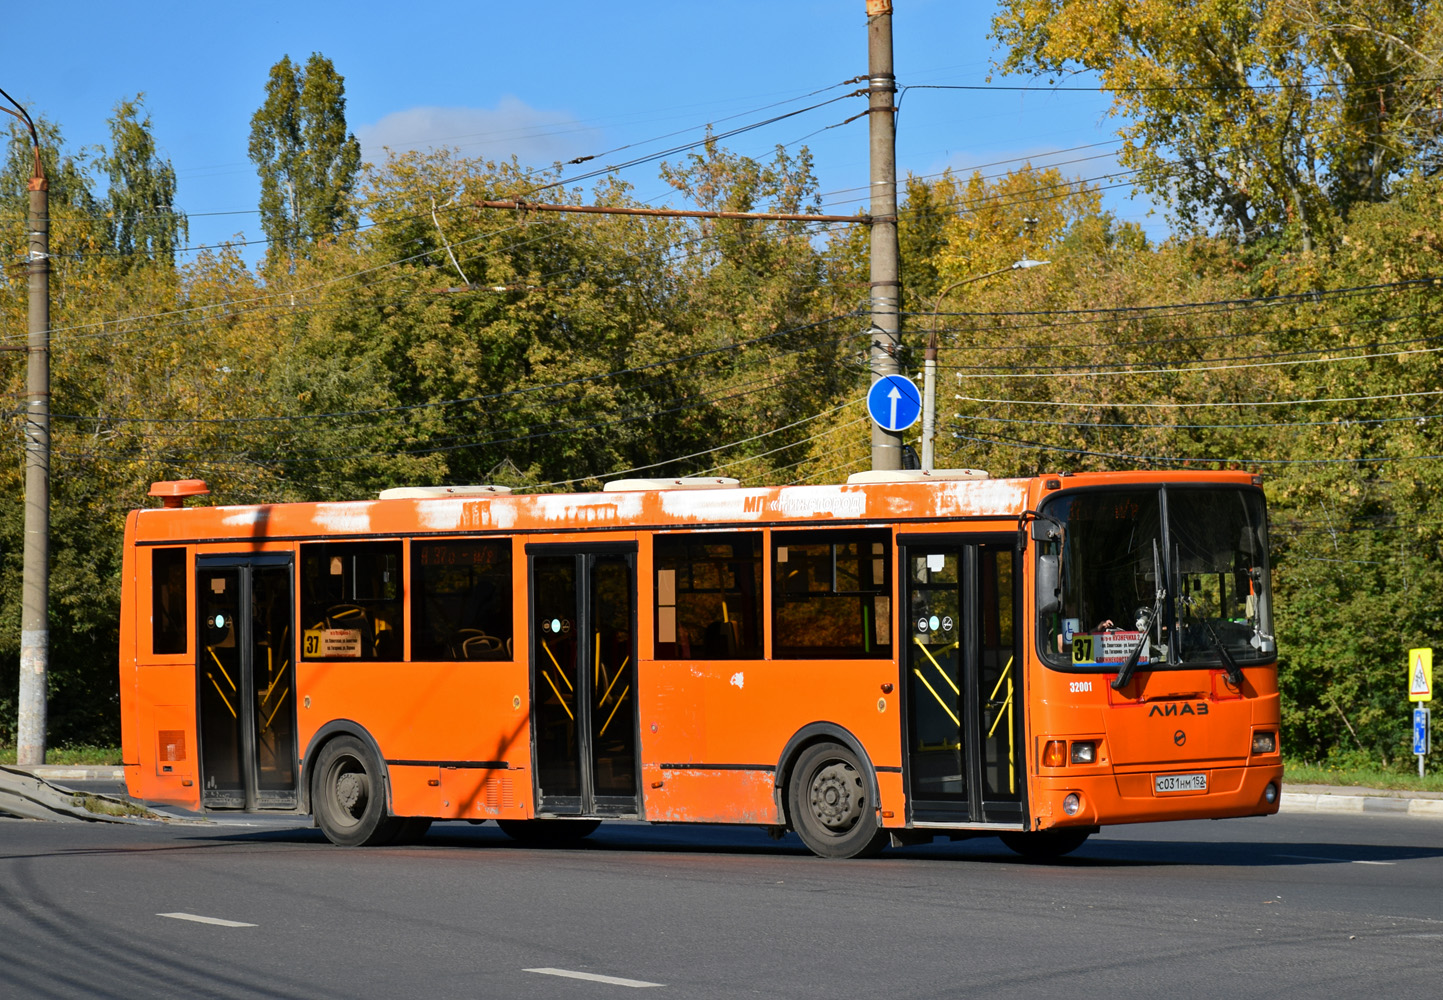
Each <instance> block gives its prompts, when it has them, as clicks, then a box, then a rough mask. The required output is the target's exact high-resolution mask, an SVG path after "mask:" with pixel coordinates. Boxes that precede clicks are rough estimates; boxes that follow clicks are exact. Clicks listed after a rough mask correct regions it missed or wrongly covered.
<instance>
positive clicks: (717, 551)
mask: <svg viewBox="0 0 1443 1000" xmlns="http://www.w3.org/2000/svg"><path fill="white" fill-rule="evenodd" d="M652 551H653V561H654V563H655V565H656V657H657V659H661V660H670V659H680V660H758V659H761V656H762V615H761V613H760V612H761V603H762V536H761V533H760V532H745V533H738V534H734V535H733V534H715V535H714V534H710V533H708V534H703V535H697V534H688V535H682V534H676V535H657V536H656V537H655V542H654V545H653V550H652Z"/></svg>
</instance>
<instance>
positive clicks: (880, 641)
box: [772, 529, 892, 659]
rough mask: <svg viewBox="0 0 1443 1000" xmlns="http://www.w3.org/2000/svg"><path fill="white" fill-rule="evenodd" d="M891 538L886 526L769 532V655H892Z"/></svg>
mask: <svg viewBox="0 0 1443 1000" xmlns="http://www.w3.org/2000/svg"><path fill="white" fill-rule="evenodd" d="M890 551H891V537H890V535H889V533H888V532H887V531H885V530H882V531H878V530H874V529H873V530H858V531H828V532H818V531H778V532H774V533H773V534H772V616H773V623H774V624H773V628H774V629H775V631H774V633H773V634H774V636H775V638H774V639H773V643H772V655H773V656H775V657H777V658H779V659H781V658H786V657H795V658H808V659H829V658H835V659H852V658H868V657H879V658H880V657H890V656H891V655H892V560H891V557H890V555H889V553H890Z"/></svg>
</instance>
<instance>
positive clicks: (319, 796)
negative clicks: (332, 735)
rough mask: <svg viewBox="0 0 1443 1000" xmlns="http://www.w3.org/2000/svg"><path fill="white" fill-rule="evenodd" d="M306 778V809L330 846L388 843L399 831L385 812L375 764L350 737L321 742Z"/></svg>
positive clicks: (378, 768)
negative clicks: (308, 793) (308, 788)
mask: <svg viewBox="0 0 1443 1000" xmlns="http://www.w3.org/2000/svg"><path fill="white" fill-rule="evenodd" d="M311 774H312V778H311V811H312V812H313V813H314V814H315V817H316V825H317V826H319V827H320V828H321V832H322V833H324V834H325V835H326V839H327V840H329V841H330V842H331V843H333V844H339V845H341V846H342V847H369V846H372V845H376V844H389V843H390V842H391V841H392V840H394V839H395V837H396V834H397V833H399V832H400V830H401V828H402V826H403V824H404V821H403V820H400V819H397V818H396V817H394V816H390V815H387V813H386V790H385V786H384V783H383V779H382V777H381V762H380V761H379V760H377V759H376V755H375V754H373V753H371V750H370V748H369V747H367V746H366V745H365V744H364V743H362V742H361V741H360V740H358V739H356V738H355V737H354V736H339V737H337V738H336V739H334V740H332V741H331V742H329V743H327V744H326V745H325V747H323V748H322V749H321V752H320V755H319V756H318V757H317V758H316V764H315V768H314V769H313V770H312V772H311Z"/></svg>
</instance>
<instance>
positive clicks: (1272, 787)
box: [1263, 781, 1278, 805]
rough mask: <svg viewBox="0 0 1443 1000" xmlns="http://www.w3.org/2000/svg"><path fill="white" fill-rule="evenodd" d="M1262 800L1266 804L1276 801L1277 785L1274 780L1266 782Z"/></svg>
mask: <svg viewBox="0 0 1443 1000" xmlns="http://www.w3.org/2000/svg"><path fill="white" fill-rule="evenodd" d="M1263 801H1265V802H1267V804H1268V805H1272V804H1273V803H1274V802H1276V801H1278V786H1277V785H1276V784H1275V783H1274V782H1271V781H1270V782H1268V787H1267V788H1264V789H1263Z"/></svg>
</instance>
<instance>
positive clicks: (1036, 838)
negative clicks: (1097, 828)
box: [998, 830, 1092, 861]
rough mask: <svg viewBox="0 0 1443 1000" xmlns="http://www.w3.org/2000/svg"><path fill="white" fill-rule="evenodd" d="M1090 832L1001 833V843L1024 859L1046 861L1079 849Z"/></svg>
mask: <svg viewBox="0 0 1443 1000" xmlns="http://www.w3.org/2000/svg"><path fill="white" fill-rule="evenodd" d="M1091 834H1092V831H1091V830H1044V831H1042V832H1040V833H1001V834H998V836H999V837H1001V838H1002V843H1004V844H1006V845H1007V846H1008V847H1009V848H1010V849H1011V850H1013V851H1015V852H1016V853H1018V854H1020V855H1022V856H1023V857H1024V858H1033V859H1035V860H1038V861H1046V860H1049V859H1051V858H1060V857H1062V856H1063V855H1064V854H1071V853H1072V852H1073V851H1075V850H1077V849H1078V848H1079V847H1081V846H1082V845H1083V844H1084V843H1085V842H1086V841H1087V838H1088V837H1089V836H1091Z"/></svg>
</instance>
